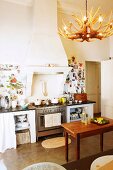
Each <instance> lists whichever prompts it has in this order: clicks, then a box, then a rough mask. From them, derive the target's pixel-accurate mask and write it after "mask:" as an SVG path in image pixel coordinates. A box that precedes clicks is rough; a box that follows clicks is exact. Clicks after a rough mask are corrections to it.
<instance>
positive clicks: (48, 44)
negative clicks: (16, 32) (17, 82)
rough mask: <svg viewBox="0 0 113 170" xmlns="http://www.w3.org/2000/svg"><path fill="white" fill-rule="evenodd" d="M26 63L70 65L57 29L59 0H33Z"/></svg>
mask: <svg viewBox="0 0 113 170" xmlns="http://www.w3.org/2000/svg"><path fill="white" fill-rule="evenodd" d="M26 64H27V65H31V64H32V65H41V66H47V65H49V64H55V65H56V66H58V67H67V66H68V59H67V55H66V53H65V50H64V48H63V45H62V42H61V39H60V37H59V35H58V31H57V0H33V28H32V36H31V40H30V43H29V47H28V59H27V63H26ZM49 69H50V68H49ZM53 69H55V68H53ZM60 69H61V68H60Z"/></svg>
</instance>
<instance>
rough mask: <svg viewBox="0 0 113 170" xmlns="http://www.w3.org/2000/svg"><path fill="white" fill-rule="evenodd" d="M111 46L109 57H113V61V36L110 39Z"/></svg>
mask: <svg viewBox="0 0 113 170" xmlns="http://www.w3.org/2000/svg"><path fill="white" fill-rule="evenodd" d="M109 46H110V55H109V57H111V58H112V59H113V36H111V37H110V43H109Z"/></svg>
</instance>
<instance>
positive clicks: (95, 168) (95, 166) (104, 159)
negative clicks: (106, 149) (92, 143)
mask: <svg viewBox="0 0 113 170" xmlns="http://www.w3.org/2000/svg"><path fill="white" fill-rule="evenodd" d="M111 161H113V155H106V156H101V157H99V158H97V159H95V160H94V161H93V162H92V164H91V167H90V170H99V169H100V168H101V167H102V166H104V165H106V164H108V163H110V162H111ZM112 169H113V168H112ZM112 169H109V170H112Z"/></svg>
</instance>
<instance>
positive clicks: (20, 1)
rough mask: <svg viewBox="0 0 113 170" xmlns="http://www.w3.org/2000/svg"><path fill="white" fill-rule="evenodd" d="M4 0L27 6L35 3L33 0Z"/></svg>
mask: <svg viewBox="0 0 113 170" xmlns="http://www.w3.org/2000/svg"><path fill="white" fill-rule="evenodd" d="M2 1H7V2H11V3H16V4H20V5H25V6H31V5H32V3H33V0H2Z"/></svg>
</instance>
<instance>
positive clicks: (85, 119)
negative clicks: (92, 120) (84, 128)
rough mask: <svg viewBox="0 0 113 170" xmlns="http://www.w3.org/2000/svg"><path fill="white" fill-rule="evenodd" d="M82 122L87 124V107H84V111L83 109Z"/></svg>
mask: <svg viewBox="0 0 113 170" xmlns="http://www.w3.org/2000/svg"><path fill="white" fill-rule="evenodd" d="M81 122H82V123H85V125H86V124H87V114H86V112H85V108H83V111H82V118H81Z"/></svg>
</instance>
